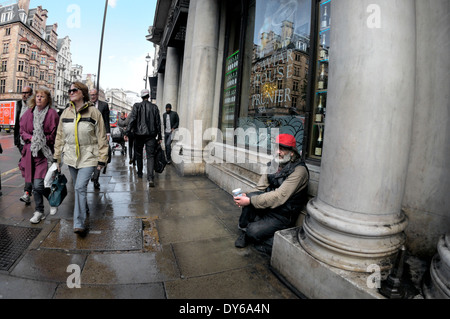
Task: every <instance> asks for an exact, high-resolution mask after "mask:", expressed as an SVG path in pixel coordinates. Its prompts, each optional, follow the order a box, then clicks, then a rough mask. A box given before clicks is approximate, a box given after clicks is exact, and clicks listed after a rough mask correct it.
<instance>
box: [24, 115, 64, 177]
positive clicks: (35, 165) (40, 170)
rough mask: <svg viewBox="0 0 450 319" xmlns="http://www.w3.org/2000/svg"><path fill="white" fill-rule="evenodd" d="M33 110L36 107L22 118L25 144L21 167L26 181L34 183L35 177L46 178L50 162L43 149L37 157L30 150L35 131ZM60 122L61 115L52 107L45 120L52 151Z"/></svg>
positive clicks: (48, 143) (45, 128)
mask: <svg viewBox="0 0 450 319" xmlns="http://www.w3.org/2000/svg"><path fill="white" fill-rule="evenodd" d="M33 111H34V109H29V110H28V111H26V112H25V114H24V115H23V117H22V119H21V120H20V136H21V137H22V139H23V140H24V142H25V145H24V147H23V150H22V160H21V161H20V163H19V168H20V170H21V171H22V176H23V177H24V178H25V182H26V183H32V182H33V180H34V179H44V178H45V175H46V174H47V169H48V162H47V159H46V158H45V156H44V154H43V153H42V151H40V152H39V154H38V156H37V157H33V154H32V153H31V150H30V149H31V139H32V138H33V131H34V125H33V117H34V116H33ZM58 124H59V115H58V113H57V112H56V111H55V110H54V109H52V108H50V109H49V110H48V112H47V115H46V116H45V120H44V135H45V137H46V139H47V145H48V147H49V148H50V150H51V151H52V153H53V152H54V145H55V139H56V131H57V129H58ZM33 173H34V174H33Z"/></svg>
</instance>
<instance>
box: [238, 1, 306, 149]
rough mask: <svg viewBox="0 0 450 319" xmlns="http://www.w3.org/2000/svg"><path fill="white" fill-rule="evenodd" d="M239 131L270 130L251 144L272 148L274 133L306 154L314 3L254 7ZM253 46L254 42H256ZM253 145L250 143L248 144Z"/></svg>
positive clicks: (269, 3)
mask: <svg viewBox="0 0 450 319" xmlns="http://www.w3.org/2000/svg"><path fill="white" fill-rule="evenodd" d="M248 21H253V22H254V23H252V24H251V25H248V26H247V37H246V38H247V41H246V47H245V52H246V54H245V57H244V62H243V64H244V65H243V79H242V82H243V84H242V91H241V96H242V99H241V105H240V113H239V121H238V126H239V127H241V128H243V129H244V130H246V129H248V128H255V129H256V130H257V131H258V132H261V129H263V130H264V129H265V131H266V132H267V133H268V134H258V133H257V135H259V136H257V137H256V138H249V141H250V140H252V141H257V142H256V143H257V144H258V145H250V146H262V147H270V144H271V142H272V141H273V139H274V138H275V136H271V134H270V129H273V128H278V129H279V132H280V133H289V134H292V135H294V136H295V137H296V139H297V147H298V148H299V150H301V149H302V141H303V130H304V121H305V112H306V97H307V87H308V81H307V77H308V67H309V58H310V29H311V1H310V0H270V1H268V0H256V1H255V4H254V5H253V6H252V7H250V10H249V19H248ZM250 41H252V43H250ZM246 144H247V145H248V144H251V143H250V142H248V141H247V143H246Z"/></svg>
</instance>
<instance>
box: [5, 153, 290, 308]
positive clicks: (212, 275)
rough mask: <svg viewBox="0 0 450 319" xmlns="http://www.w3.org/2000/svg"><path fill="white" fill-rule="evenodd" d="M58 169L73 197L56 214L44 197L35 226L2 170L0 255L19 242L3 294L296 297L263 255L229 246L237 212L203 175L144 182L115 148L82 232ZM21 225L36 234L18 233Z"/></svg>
mask: <svg viewBox="0 0 450 319" xmlns="http://www.w3.org/2000/svg"><path fill="white" fill-rule="evenodd" d="M144 166H145V165H144ZM63 173H65V175H66V177H67V178H68V180H69V183H68V192H69V195H68V196H67V198H66V199H65V200H64V203H63V204H62V205H61V207H60V208H59V210H58V213H57V214H56V215H55V216H50V215H49V207H48V203H47V202H46V215H47V218H46V219H45V220H44V221H42V222H41V223H40V224H38V225H31V224H30V222H29V219H30V218H31V217H32V215H33V212H34V202H33V201H32V204H31V205H30V206H26V205H25V204H24V203H22V202H20V201H19V197H20V196H21V195H22V193H23V186H24V180H23V178H22V177H21V174H20V172H19V171H18V170H12V171H9V172H8V173H7V174H6V175H4V176H2V191H3V196H1V197H0V225H4V227H3V228H2V234H1V237H2V242H0V245H1V246H2V247H0V252H1V251H2V249H3V250H4V251H9V250H11V249H13V248H11V247H12V246H14V245H12V244H15V243H17V244H21V245H19V246H20V247H22V248H21V250H19V251H18V253H17V252H16V254H15V255H14V254H13V255H12V256H13V257H11V258H13V260H12V261H11V264H10V266H9V267H5V268H4V269H3V268H2V270H0V299H2V298H3V299H9V298H19V299H28V298H39V299H69V298H82V299H85V298H89V299H91V298H102V299H111V298H114V299H125V298H127V299H128V298H130V299H147V298H149V299H296V298H297V296H296V295H294V294H293V293H292V292H291V291H290V290H289V289H288V288H287V287H286V286H285V285H283V283H282V282H281V281H280V280H279V279H278V278H277V277H276V276H275V275H274V274H273V273H272V272H271V270H270V258H269V257H268V256H266V255H263V254H261V253H259V252H258V251H256V250H255V249H254V248H253V247H252V246H249V247H247V248H244V249H237V248H235V247H234V241H235V239H236V238H237V236H238V235H239V231H238V229H237V222H238V218H239V214H240V209H239V208H237V207H236V206H235V205H234V204H233V202H232V199H231V195H229V194H228V193H226V192H225V191H223V190H222V189H220V188H219V187H218V186H216V185H215V184H214V183H213V182H211V181H210V180H209V179H208V178H207V177H204V176H196V177H181V176H179V175H178V174H177V172H176V170H175V168H174V167H173V166H168V167H167V168H166V170H165V171H164V172H163V173H162V174H157V175H156V179H155V183H156V187H155V188H151V189H149V187H148V184H147V182H146V174H145V171H144V178H143V179H139V178H137V173H136V172H135V168H134V167H133V166H130V165H128V161H127V158H125V157H123V156H122V155H120V154H119V153H118V152H116V153H115V155H114V156H113V159H112V162H111V164H110V165H109V166H108V169H107V172H106V174H102V175H101V177H100V184H101V189H100V190H94V187H93V184H92V183H90V184H89V188H88V204H89V210H90V214H89V221H88V226H89V231H88V233H87V235H86V236H84V237H80V236H78V235H76V234H74V233H73V220H72V216H73V187H72V181H71V177H70V174H69V172H68V170H67V167H65V168H64V169H63ZM19 228H20V229H23V228H25V229H28V230H33V231H32V233H33V236H32V237H29V238H28V239H27V238H25V239H24V236H23V235H22V236H16V235H15V234H16V233H17V231H16V230H18V229H19ZM8 230H9V231H8ZM19 233H20V232H19ZM14 247H15V246H14ZM2 254H3V252H2ZM5 256H6V255H5ZM78 274H79V276H78ZM78 278H79V279H80V281H77V279H78ZM77 283H79V284H80V287H81V288H77V285H76V284H77Z"/></svg>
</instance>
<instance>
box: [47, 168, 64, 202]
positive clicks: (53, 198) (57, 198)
mask: <svg viewBox="0 0 450 319" xmlns="http://www.w3.org/2000/svg"><path fill="white" fill-rule="evenodd" d="M66 184H67V178H66V176H64V174H61V173H59V172H58V173H56V176H55V179H54V180H53V182H52V186H51V187H50V195H49V196H48V202H49V204H50V206H51V207H59V206H60V205H61V204H62V202H63V200H64V198H66V196H67V186H66Z"/></svg>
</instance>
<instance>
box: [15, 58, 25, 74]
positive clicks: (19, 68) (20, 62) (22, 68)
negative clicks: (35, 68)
mask: <svg viewBox="0 0 450 319" xmlns="http://www.w3.org/2000/svg"><path fill="white" fill-rule="evenodd" d="M17 71H18V72H24V71H25V62H24V61H19V66H18V68H17Z"/></svg>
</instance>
